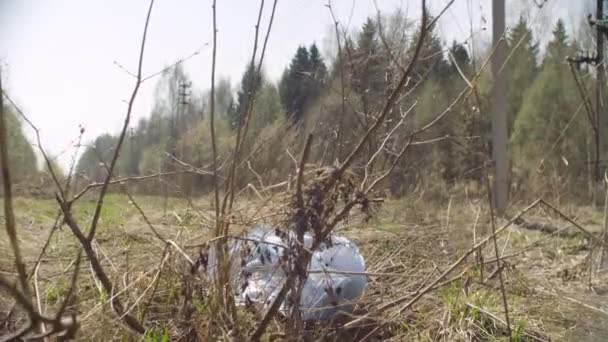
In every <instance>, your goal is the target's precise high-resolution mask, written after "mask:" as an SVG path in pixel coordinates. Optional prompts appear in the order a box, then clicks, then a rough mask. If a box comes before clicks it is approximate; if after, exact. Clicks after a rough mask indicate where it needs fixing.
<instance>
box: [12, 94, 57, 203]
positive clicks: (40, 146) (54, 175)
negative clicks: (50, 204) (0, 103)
mask: <svg viewBox="0 0 608 342" xmlns="http://www.w3.org/2000/svg"><path fill="white" fill-rule="evenodd" d="M1 92H2V94H4V96H5V97H6V99H7V100H8V101H9V102H10V103H11V105H12V106H13V108H15V110H16V111H17V113H19V115H20V116H21V117H22V118H23V120H25V122H27V124H28V125H29V126H30V128H32V129H33V130H34V132H35V133H36V142H37V144H38V149H39V150H40V153H41V154H42V158H43V159H44V161H45V163H46V166H47V168H48V169H49V172H50V173H51V178H53V182H54V183H55V185H56V186H57V191H59V194H60V196H61V198H62V199H65V195H64V191H63V188H62V186H61V182H59V178H58V177H57V174H56V173H55V171H54V168H53V165H52V164H51V159H50V158H49V157H48V155H47V154H46V151H45V149H44V147H43V146H42V140H41V139H40V130H39V129H38V127H36V126H35V125H34V124H33V123H32V122H31V121H30V119H29V118H28V117H27V116H26V115H25V114H24V113H23V111H22V110H21V109H20V108H19V107H18V106H17V104H16V103H15V102H14V101H13V100H12V99H11V98H10V97H9V96H8V94H6V92H4V91H3V90H2V91H1Z"/></svg>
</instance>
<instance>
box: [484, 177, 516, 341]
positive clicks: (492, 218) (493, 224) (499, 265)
mask: <svg viewBox="0 0 608 342" xmlns="http://www.w3.org/2000/svg"><path fill="white" fill-rule="evenodd" d="M485 178H486V189H487V193H488V206H489V207H490V225H491V227H492V243H493V245H494V253H495V254H496V267H497V268H496V269H497V271H498V279H499V282H500V292H501V295H502V305H503V308H504V310H505V321H506V323H507V332H508V333H509V340H511V337H512V332H511V322H510V320H509V303H508V302H507V293H506V291H505V283H504V279H503V272H502V269H503V266H504V264H503V261H502V259H501V258H500V253H499V252H498V242H497V241H496V217H495V216H494V203H493V202H492V188H491V186H490V177H489V174H488V172H486V177H485ZM488 279H491V277H488Z"/></svg>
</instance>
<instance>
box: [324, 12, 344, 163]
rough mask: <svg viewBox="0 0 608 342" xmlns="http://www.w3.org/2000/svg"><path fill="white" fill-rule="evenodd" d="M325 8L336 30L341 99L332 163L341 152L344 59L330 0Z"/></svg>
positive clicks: (336, 21)
mask: <svg viewBox="0 0 608 342" xmlns="http://www.w3.org/2000/svg"><path fill="white" fill-rule="evenodd" d="M326 6H327V8H328V9H329V13H330V14H331V18H332V20H333V22H334V28H335V31H336V42H337V44H338V63H339V64H340V95H341V100H342V107H341V112H340V118H339V119H338V132H337V137H336V147H335V148H334V149H333V152H332V158H331V159H332V161H331V162H332V163H333V161H334V160H335V158H340V154H341V152H342V129H343V128H344V127H343V126H344V124H343V123H344V117H345V116H346V91H345V85H344V60H343V54H342V42H341V41H340V30H339V29H338V25H339V24H338V20H337V19H336V16H335V14H334V10H333V8H332V6H331V0H328V1H327V5H326Z"/></svg>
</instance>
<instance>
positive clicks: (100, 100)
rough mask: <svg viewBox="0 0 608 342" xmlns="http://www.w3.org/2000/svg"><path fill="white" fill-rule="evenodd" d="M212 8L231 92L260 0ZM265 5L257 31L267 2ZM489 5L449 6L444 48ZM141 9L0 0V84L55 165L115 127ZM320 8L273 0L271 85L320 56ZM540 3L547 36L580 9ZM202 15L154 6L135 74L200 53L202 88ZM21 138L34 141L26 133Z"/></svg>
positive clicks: (347, 18)
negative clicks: (301, 49) (309, 54)
mask: <svg viewBox="0 0 608 342" xmlns="http://www.w3.org/2000/svg"><path fill="white" fill-rule="evenodd" d="M532 1H533V0H507V8H508V10H507V11H508V13H509V15H508V20H507V22H508V25H509V23H511V22H513V21H514V18H516V17H517V16H518V14H519V12H520V10H521V4H522V3H532ZM586 1H587V2H588V1H590V0H586ZM217 2H218V5H217V21H218V30H219V32H218V52H217V74H218V76H227V77H229V78H230V79H231V81H232V84H233V86H236V85H237V83H238V81H239V80H240V78H241V74H242V72H243V71H244V66H245V65H246V63H247V62H248V61H249V60H250V59H251V52H252V48H253V37H254V30H253V28H254V24H255V21H256V18H257V13H258V9H259V1H254V0H218V1H217ZM332 2H333V7H334V11H335V14H336V16H337V18H338V20H339V22H340V24H341V25H343V26H347V25H348V28H349V29H350V30H354V29H357V28H359V27H360V26H361V24H362V23H363V22H364V20H365V19H366V17H368V16H375V15H376V9H375V6H374V2H373V0H333V1H332ZM427 2H428V3H429V5H430V10H431V13H432V14H437V13H438V12H439V10H440V9H441V8H443V6H444V5H445V4H446V3H447V2H448V0H429V1H427ZM537 2H540V0H537ZM265 3H266V7H265V16H264V19H265V20H263V22H262V27H263V32H265V30H266V24H267V21H268V18H269V15H270V10H271V6H272V0H266V2H265ZM377 3H378V6H379V7H380V10H381V12H382V13H390V12H392V11H393V10H394V9H396V8H402V9H403V11H404V12H406V13H408V15H409V16H410V17H411V18H415V17H417V16H419V14H420V13H419V12H420V10H419V8H420V2H419V1H418V0H416V1H411V0H410V1H408V0H377ZM491 3H492V1H491V0H456V1H455V3H454V5H453V6H452V7H451V8H450V10H449V11H448V12H446V14H445V15H444V16H443V17H442V19H441V20H440V22H439V32H440V33H441V35H442V37H443V38H444V40H445V41H446V43H451V41H452V40H454V39H456V40H459V41H462V40H465V39H466V38H467V37H468V36H469V35H470V27H471V24H472V25H473V30H474V31H475V32H478V31H480V28H481V27H487V28H488V29H487V30H486V31H484V32H481V33H479V34H477V35H476V36H475V39H478V40H479V41H481V40H489V39H490V33H491V26H489V25H491ZM574 3H579V2H578V1H576V2H574ZM148 4H149V1H148V0H0V65H2V67H3V75H2V77H3V85H4V87H5V89H6V90H7V92H8V93H9V94H10V95H11V97H12V98H13V100H15V101H16V102H17V103H18V105H19V106H20V107H21V109H22V110H23V111H24V112H25V113H26V115H28V117H29V118H30V119H31V120H32V121H33V122H34V123H35V124H36V125H37V126H38V127H39V128H40V129H41V133H42V140H43V144H44V145H45V147H46V149H47V150H48V152H50V153H51V154H53V155H59V162H60V164H61V165H62V166H64V167H66V166H67V165H69V160H70V159H71V154H72V153H73V151H74V150H73V142H74V139H76V138H77V136H78V132H79V128H78V127H79V125H82V126H84V127H85V128H86V134H85V137H84V140H85V142H90V141H92V140H93V139H94V138H95V137H96V136H97V135H99V134H101V133H104V132H110V133H117V132H118V131H119V130H120V128H121V126H122V123H123V120H124V115H125V112H126V101H127V100H128V97H129V95H130V94H131V91H132V88H133V85H134V84H133V83H134V80H133V78H132V77H131V76H129V75H127V74H126V73H125V72H124V71H122V70H121V69H120V68H118V67H117V66H116V65H115V64H114V61H116V62H118V63H120V64H121V65H123V66H124V67H125V68H127V69H128V70H130V71H131V72H133V73H135V72H136V67H137V65H136V64H137V58H138V51H139V44H140V40H141V35H142V31H143V24H144V20H145V15H146V10H147V7H148ZM325 4H327V0H279V2H278V5H277V10H276V14H275V21H274V24H273V29H272V32H271V34H270V40H269V43H268V49H267V52H266V57H265V63H264V66H265V70H266V72H267V75H268V77H269V78H270V79H272V80H277V79H278V77H279V76H280V74H281V73H282V71H283V69H284V68H285V67H286V66H287V65H288V64H289V61H290V59H291V57H292V56H293V54H294V53H295V51H296V49H297V47H298V45H300V44H304V45H307V46H308V45H310V44H311V43H313V42H316V43H317V44H318V45H320V50H321V51H322V52H323V51H326V49H327V42H328V37H330V36H331V33H332V31H331V25H332V21H331V17H330V14H329V11H328V9H327V7H326V6H325ZM545 6H546V8H544V9H543V11H546V12H548V13H550V14H551V15H549V16H548V17H549V20H550V21H549V23H544V22H543V21H542V20H543V18H541V17H538V16H536V15H533V17H534V18H536V19H538V20H537V21H536V25H537V27H538V28H539V29H540V30H541V31H543V30H545V31H546V30H548V32H550V28H551V26H552V22H551V21H552V20H554V19H555V18H556V17H558V16H562V17H563V18H564V20H565V21H566V23H567V24H568V25H572V24H575V25H576V24H577V23H578V21H580V20H581V18H579V12H582V10H581V9H576V10H573V9H572V8H571V9H568V8H567V7H568V6H570V7H577V5H574V4H572V2H571V1H567V0H548V4H547V5H545ZM535 13H536V12H535ZM211 19H212V17H211V0H156V2H155V5H154V9H153V12H152V17H151V22H150V28H149V32H148V40H147V44H146V51H145V57H144V65H143V74H144V75H149V74H152V73H155V72H157V71H159V70H161V69H162V68H163V67H164V66H166V65H169V64H172V63H174V62H175V61H177V60H179V59H181V58H183V57H185V56H188V55H190V54H192V53H193V52H195V51H197V50H200V51H201V53H200V54H199V55H197V56H195V57H193V58H191V59H189V60H188V61H187V62H185V64H184V68H185V70H186V72H187V73H188V74H189V76H190V77H191V78H192V80H193V86H194V87H193V88H194V92H201V91H203V90H204V89H208V88H209V87H210V69H211V44H210V43H211V38H212V22H211ZM545 20H546V19H545ZM547 24H548V25H547ZM329 40H331V39H329ZM218 78H219V77H218ZM157 80H158V78H156V79H152V80H149V81H147V82H146V83H144V84H143V86H142V88H141V90H140V93H139V96H138V98H137V101H136V103H135V107H134V109H133V118H132V121H131V123H132V125H135V124H137V121H138V119H139V118H141V117H145V116H148V115H149V113H150V110H151V108H152V105H153V93H154V86H155V83H156V81H157ZM26 133H27V134H28V136H30V137H32V136H33V135H32V132H30V131H26ZM31 141H33V140H31Z"/></svg>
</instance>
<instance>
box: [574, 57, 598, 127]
mask: <svg viewBox="0 0 608 342" xmlns="http://www.w3.org/2000/svg"><path fill="white" fill-rule="evenodd" d="M568 65H569V66H570V71H571V72H572V77H573V78H574V83H575V84H576V88H577V90H578V92H579V94H580V96H581V98H582V100H583V104H584V105H585V110H586V112H587V119H589V124H591V128H592V129H593V133H594V134H597V132H598V131H597V130H598V126H597V122H596V121H595V113H594V111H593V109H592V106H591V100H590V99H589V96H588V94H587V89H585V87H583V85H582V84H581V80H580V79H579V77H578V75H577V71H576V70H575V69H574V65H573V63H572V62H569V63H568Z"/></svg>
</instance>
